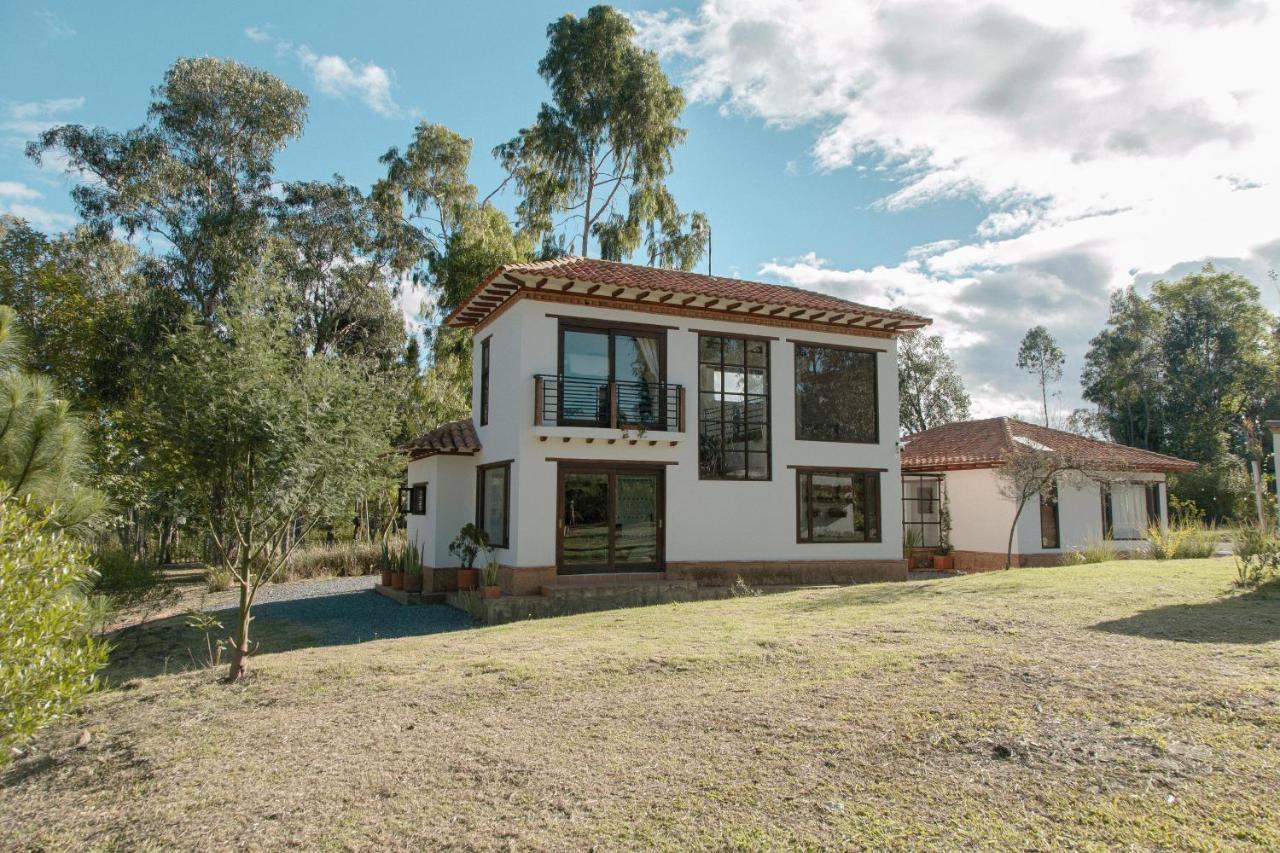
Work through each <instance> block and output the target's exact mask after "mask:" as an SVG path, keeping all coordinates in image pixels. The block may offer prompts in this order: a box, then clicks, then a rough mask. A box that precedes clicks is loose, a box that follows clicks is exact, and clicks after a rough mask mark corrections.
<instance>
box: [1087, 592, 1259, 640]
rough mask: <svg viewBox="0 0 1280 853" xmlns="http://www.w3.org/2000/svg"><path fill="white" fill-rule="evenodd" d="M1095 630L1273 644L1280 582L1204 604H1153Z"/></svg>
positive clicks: (1137, 634) (1162, 636) (1176, 637)
mask: <svg viewBox="0 0 1280 853" xmlns="http://www.w3.org/2000/svg"><path fill="white" fill-rule="evenodd" d="M1093 629H1094V630H1095V631H1105V632H1107V633H1109V634H1126V635H1128V636H1131V637H1145V638H1147V639H1150V640H1171V641H1173V642H1177V643H1232V644H1239V645H1257V644H1259V643H1270V642H1272V641H1275V640H1280V582H1273V583H1269V584H1267V585H1265V586H1263V587H1260V588H1258V589H1256V590H1254V591H1253V592H1248V593H1245V594H1243V595H1234V596H1231V597H1229V598H1220V599H1217V600H1215V601H1206V602H1204V603H1201V604H1170V605H1166V606H1164V607H1153V608H1152V609H1150V610H1144V611H1142V612H1141V613H1135V614H1134V615H1133V616H1126V617H1125V618H1123V619H1112V620H1109V621H1107V622H1099V623H1098V624H1097V625H1094V626H1093Z"/></svg>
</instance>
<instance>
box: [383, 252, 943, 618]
mask: <svg viewBox="0 0 1280 853" xmlns="http://www.w3.org/2000/svg"><path fill="white" fill-rule="evenodd" d="M446 322H447V323H448V324H449V325H451V326H454V327H460V328H466V329H470V330H471V332H472V334H473V336H474V338H473V340H474V358H473V383H472V384H473V387H472V412H473V415H472V417H471V418H468V419H465V420H463V421H458V422H454V423H449V424H443V425H441V426H439V427H438V428H436V429H434V430H432V431H430V432H428V433H426V434H425V435H422V436H419V437H418V438H417V439H415V440H413V441H412V442H410V443H409V444H408V445H406V448H405V450H406V452H407V453H408V455H409V459H410V461H409V465H408V477H407V482H406V485H405V488H406V491H407V499H406V509H407V513H408V521H407V535H408V537H409V539H410V540H412V541H413V542H415V543H416V544H417V545H418V547H419V549H420V551H421V554H422V560H423V564H424V567H425V569H426V571H425V572H424V586H425V589H426V591H428V592H432V591H435V592H446V591H449V590H451V589H453V588H455V586H456V570H457V568H458V561H457V559H456V558H455V557H454V556H453V555H451V554H450V552H449V543H450V542H451V541H452V540H453V539H454V537H455V536H456V535H457V534H458V532H459V530H460V529H461V528H462V526H463V525H464V524H467V523H470V522H474V523H475V524H477V525H478V526H479V527H480V528H481V529H483V530H484V531H485V532H486V533H487V535H488V537H489V540H490V543H491V545H492V547H493V549H494V554H495V556H496V559H497V561H498V563H499V565H500V577H501V582H500V585H501V587H502V591H503V594H504V595H515V596H529V595H537V594H539V592H540V591H543V588H544V587H545V586H546V585H548V584H553V583H556V582H557V581H558V579H563V578H564V577H566V576H576V575H599V576H605V577H619V576H628V578H629V579H630V578H631V577H634V576H635V575H647V576H649V577H653V578H658V579H665V580H668V581H678V582H681V583H689V582H696V583H697V584H699V585H707V586H711V585H731V584H733V583H734V582H735V581H736V580H737V579H738V578H742V579H743V580H744V581H745V582H747V583H752V584H771V583H773V584H801V583H833V582H835V583H847V582H855V581H870V580H892V579H905V577H906V574H907V566H906V561H905V560H904V559H903V553H902V516H901V513H902V507H903V503H902V493H901V487H902V480H901V476H900V470H899V452H898V435H899V432H898V372H897V351H896V338H897V336H898V335H899V334H901V333H903V332H905V331H908V330H911V329H918V328H921V327H923V326H925V325H927V324H928V323H929V322H930V321H929V320H928V319H926V318H923V317H920V316H917V315H915V314H910V313H906V312H903V311H894V310H888V309H883V308H875V307H872V306H867V305H860V304H857V303H854V302H849V301H847V300H843V299H837V298H835V297H833V296H828V295H824V294H819V293H813V292H810V291H806V290H801V289H797V288H790V287H782V286H778V285H773V284H764V283H759V282H748V281H740V280H737V279H730V278H722V277H719V276H707V275H699V274H695V273H689V272H679V271H674V270H668V269H659V268H654V267H643V266H635V265H631V264H624V263H616V262H611V261H602V260H595V259H588V258H581V257H566V258H559V259H556V260H551V261H541V262H534V263H523V264H512V265H508V266H504V267H502V268H500V269H498V270H496V271H494V273H493V274H492V275H490V276H489V277H488V278H486V279H485V280H484V281H483V282H481V283H480V284H479V286H477V287H476V289H475V290H474V291H473V292H472V293H471V294H470V295H469V296H468V297H467V298H466V299H465V300H464V301H463V302H462V303H461V304H460V305H459V306H458V307H457V308H456V309H455V310H454V311H453V313H452V314H451V315H450V316H449V317H448V318H446ZM544 592H545V591H544Z"/></svg>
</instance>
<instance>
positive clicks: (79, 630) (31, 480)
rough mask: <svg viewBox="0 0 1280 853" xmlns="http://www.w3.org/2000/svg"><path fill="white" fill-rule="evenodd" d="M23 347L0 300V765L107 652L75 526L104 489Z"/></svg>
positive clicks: (86, 684) (75, 424)
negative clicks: (95, 625)
mask: <svg viewBox="0 0 1280 853" xmlns="http://www.w3.org/2000/svg"><path fill="white" fill-rule="evenodd" d="M25 350H26V336H25V335H24V334H23V332H21V331H20V330H19V329H18V326H17V314H16V313H15V312H14V310H13V309H12V308H10V307H8V306H7V305H0V750H2V752H0V764H3V763H4V762H5V761H6V760H7V759H8V757H9V756H8V751H9V748H10V747H11V746H15V745H17V744H18V743H20V742H21V741H22V740H24V739H25V738H26V737H28V736H29V735H31V734H32V733H33V732H34V731H35V730H36V729H38V728H39V727H40V726H42V725H44V724H46V723H48V722H49V721H51V720H53V719H55V718H57V717H58V716H60V715H61V714H62V713H64V712H65V711H66V710H68V709H69V708H70V707H72V706H73V705H74V704H75V702H76V701H78V700H79V699H80V698H81V697H82V696H83V695H84V694H85V693H87V692H88V691H90V690H92V689H93V687H94V684H95V681H94V673H95V672H96V671H97V670H98V668H99V667H101V666H102V664H103V663H104V662H105V658H106V647H105V646H103V645H101V644H100V643H98V642H97V641H96V640H95V639H94V637H93V630H92V619H91V612H90V608H89V607H88V606H87V603H86V601H85V597H84V595H83V589H84V587H86V586H87V585H88V583H89V580H90V578H91V576H92V575H91V569H90V566H89V564H88V561H87V560H86V558H85V554H84V551H83V548H82V547H80V546H79V545H77V544H76V543H75V541H73V539H72V538H71V536H70V535H69V534H71V533H75V532H79V531H81V530H84V529H85V528H86V527H87V526H88V525H89V524H90V523H91V522H92V521H93V520H94V519H95V517H96V516H97V515H98V513H99V511H100V510H101V509H102V506H103V500H102V496H101V495H100V494H98V493H97V492H96V491H94V490H93V489H91V488H90V487H89V486H88V485H86V483H85V482H84V474H85V468H86V458H85V450H84V443H83V440H82V433H81V427H80V424H79V421H78V419H77V418H76V417H75V416H74V415H72V414H71V412H70V411H69V406H68V404H67V402H66V401H65V400H63V399H61V398H60V397H59V396H58V394H57V392H56V390H55V388H54V385H53V383H52V382H51V381H50V380H49V378H48V377H47V376H44V375H41V374H35V373H31V372H29V371H27V370H25V369H23V365H24V364H25V363H26V362H27V353H26V351H25Z"/></svg>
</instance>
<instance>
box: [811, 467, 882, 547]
mask: <svg viewBox="0 0 1280 853" xmlns="http://www.w3.org/2000/svg"><path fill="white" fill-rule="evenodd" d="M796 500H797V510H798V512H797V519H796V525H797V530H796V541H798V542H879V541H880V474H879V473H878V472H876V471H840V470H798V471H796Z"/></svg>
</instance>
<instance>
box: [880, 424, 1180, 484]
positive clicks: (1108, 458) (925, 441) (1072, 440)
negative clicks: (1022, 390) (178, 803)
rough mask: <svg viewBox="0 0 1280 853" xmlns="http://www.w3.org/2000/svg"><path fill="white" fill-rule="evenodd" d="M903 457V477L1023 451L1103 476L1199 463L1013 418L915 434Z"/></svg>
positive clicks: (983, 463) (996, 461) (986, 464)
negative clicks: (1059, 457) (1046, 453)
mask: <svg viewBox="0 0 1280 853" xmlns="http://www.w3.org/2000/svg"><path fill="white" fill-rule="evenodd" d="M906 442H907V443H906V447H905V448H904V449H903V451H902V470H903V471H946V470H954V469H958V468H994V467H996V466H997V465H1000V464H1001V463H1002V462H1003V461H1004V458H1005V456H1006V455H1008V454H1009V453H1011V452H1013V451H1014V450H1016V449H1018V448H1019V447H1020V446H1022V447H1032V448H1037V449H1048V450H1053V451H1057V452H1059V453H1069V454H1071V455H1072V456H1074V457H1076V458H1078V459H1081V460H1083V461H1085V462H1087V463H1089V464H1090V465H1094V466H1096V467H1097V469H1098V470H1100V471H1151V472H1162V471H1163V472H1170V471H1191V470H1193V469H1195V468H1196V467H1197V466H1196V463H1194V462H1188V461H1187V460H1185V459H1178V458H1177V457H1175V456H1166V455H1165V454H1163V453H1153V452H1152V451H1150V450H1142V449H1139V448H1137V447H1126V446H1125V445H1123V444H1116V443H1115V442H1111V441H1099V440H1097V439H1094V438H1086V437H1085V436H1082V435H1076V434H1075V433H1071V432H1063V431H1062V430H1057V429H1049V428H1048V427H1042V426H1037V425H1035V424H1029V423H1025V422H1023V421H1019V420H1014V419H1012V418H988V419H986V420H981V421H960V422H958V423H953V424H945V425H943V426H939V427H934V428H933V429H928V430H925V431H924V432H919V433H916V434H915V435H913V436H910V437H908V438H907V440H906Z"/></svg>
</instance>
